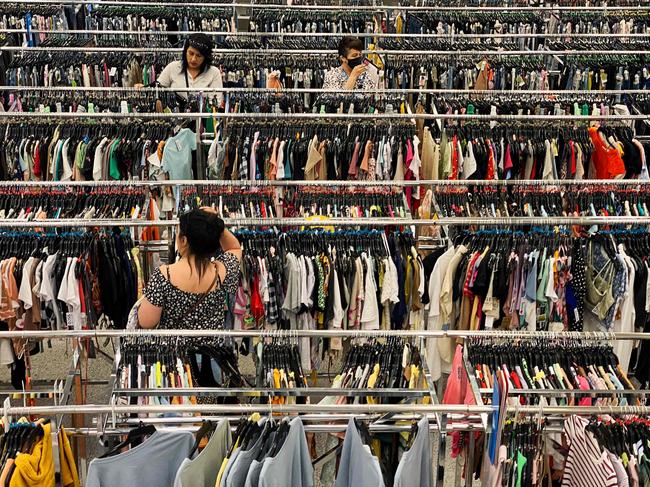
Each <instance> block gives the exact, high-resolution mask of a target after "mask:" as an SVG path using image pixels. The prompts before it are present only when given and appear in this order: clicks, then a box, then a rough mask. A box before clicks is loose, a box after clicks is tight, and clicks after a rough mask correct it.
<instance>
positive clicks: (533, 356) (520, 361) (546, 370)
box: [466, 339, 644, 406]
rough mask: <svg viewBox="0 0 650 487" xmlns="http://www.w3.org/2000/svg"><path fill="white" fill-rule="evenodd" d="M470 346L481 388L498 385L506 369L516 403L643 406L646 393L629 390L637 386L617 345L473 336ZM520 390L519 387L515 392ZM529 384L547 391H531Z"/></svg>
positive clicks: (509, 386)
mask: <svg viewBox="0 0 650 487" xmlns="http://www.w3.org/2000/svg"><path fill="white" fill-rule="evenodd" d="M466 348H467V358H468V361H469V365H470V367H471V369H472V372H473V374H474V377H475V378H476V381H477V384H478V386H479V388H481V389H488V390H489V389H492V388H493V387H494V384H495V382H496V380H495V377H496V376H495V374H497V371H500V372H501V373H502V378H503V380H505V381H506V382H507V383H508V390H509V391H510V392H509V394H510V396H509V399H508V403H509V404H511V405H515V404H517V403H519V404H522V405H524V404H543V405H580V406H592V405H595V406H603V405H621V406H626V405H634V406H638V405H642V402H644V398H643V397H642V396H639V395H633V394H632V395H626V394H625V392H626V391H627V392H629V391H634V390H635V387H634V384H633V383H632V382H631V380H630V378H629V377H628V375H627V372H626V371H627V367H626V366H625V365H622V364H621V363H620V362H619V360H618V357H617V356H616V353H615V352H614V349H613V347H612V346H611V345H607V344H603V343H590V342H578V341H577V340H568V341H566V340H565V341H562V340H555V341H553V340H548V339H544V340H516V341H514V342H513V341H512V340H509V341H507V342H506V341H502V340H492V339H470V340H468V341H467V343H466ZM514 390H517V391H518V392H517V393H516V394H513V393H512V391H514ZM526 390H531V391H538V392H539V391H545V392H544V393H543V394H544V395H539V394H533V393H531V394H527V393H526ZM585 391H600V392H599V393H592V394H589V393H585ZM604 391H612V392H611V393H607V392H604ZM485 400H486V401H489V399H488V398H486V399H485Z"/></svg>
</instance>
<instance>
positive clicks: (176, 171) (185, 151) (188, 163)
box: [161, 129, 196, 180]
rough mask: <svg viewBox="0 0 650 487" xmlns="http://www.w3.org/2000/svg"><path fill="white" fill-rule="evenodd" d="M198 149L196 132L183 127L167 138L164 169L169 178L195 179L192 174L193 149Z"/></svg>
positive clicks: (163, 159) (163, 160)
mask: <svg viewBox="0 0 650 487" xmlns="http://www.w3.org/2000/svg"><path fill="white" fill-rule="evenodd" d="M195 150H196V134H195V133H194V132H192V131H191V130H190V129H182V130H181V131H180V132H178V134H176V135H175V136H173V137H171V138H170V139H168V140H167V143H166V144H165V149H164V150H163V157H162V165H161V167H162V170H163V171H165V172H166V173H169V179H171V180H178V179H194V177H193V175H192V151H195Z"/></svg>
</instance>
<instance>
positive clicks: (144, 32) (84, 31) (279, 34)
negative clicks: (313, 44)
mask: <svg viewBox="0 0 650 487" xmlns="http://www.w3.org/2000/svg"><path fill="white" fill-rule="evenodd" d="M0 33H5V34H50V35H75V34H91V35H95V36H108V35H126V36H152V37H153V36H161V37H163V36H169V35H181V36H182V35H185V36H187V35H190V34H196V33H202V34H206V35H209V36H222V37H246V38H257V37H283V38H284V37H287V38H294V37H297V38H301V37H307V38H313V37H319V38H330V37H331V38H335V39H338V38H341V37H344V35H345V34H341V33H336V32H321V33H312V32H260V31H250V32H248V31H243V32H242V31H236V32H229V31H210V30H206V31H202V30H155V31H154V30H152V31H150V30H98V29H76V30H75V29H69V30H51V29H47V30H43V29H11V28H6V29H0ZM354 35H355V37H359V38H378V39H453V40H454V41H458V40H463V39H513V38H525V39H529V38H530V39H585V38H587V39H594V38H595V39H647V38H649V37H650V32H647V33H646V32H633V33H629V34H621V33H607V34H605V33H588V32H580V33H575V32H572V33H570V34H560V33H553V34H543V33H509V34H508V33H506V34H472V33H467V32H464V33H453V34H451V33H449V34H417V33H416V34H396V33H385V32H377V33H372V32H359V33H355V34H354ZM491 45H494V46H495V47H498V46H499V44H491ZM371 52H372V51H371ZM497 52H498V51H497Z"/></svg>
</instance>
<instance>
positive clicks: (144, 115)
mask: <svg viewBox="0 0 650 487" xmlns="http://www.w3.org/2000/svg"><path fill="white" fill-rule="evenodd" d="M649 52H650V51H649ZM1 116H2V118H5V119H7V120H9V119H39V118H47V119H62V120H65V119H72V120H75V121H80V120H83V119H89V120H92V119H132V118H137V119H143V120H167V119H188V118H189V119H197V118H216V119H232V120H238V119H239V120H242V119H243V120H389V119H390V120H416V119H417V120H473V121H576V122H578V121H579V122H602V121H604V120H606V121H624V120H648V115H643V114H641V115H639V114H630V115H534V114H531V115H524V114H522V115H493V114H454V113H412V114H411V113H318V114H314V113H216V114H212V113H208V112H206V113H203V112H198V113H196V112H191V113H190V112H183V113H155V112H135V113H121V112H101V113H89V112H49V113H45V112H2V115H1Z"/></svg>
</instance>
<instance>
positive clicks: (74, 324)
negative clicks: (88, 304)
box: [65, 313, 81, 330]
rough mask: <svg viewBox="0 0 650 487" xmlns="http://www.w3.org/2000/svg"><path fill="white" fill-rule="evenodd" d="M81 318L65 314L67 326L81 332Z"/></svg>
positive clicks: (73, 314)
mask: <svg viewBox="0 0 650 487" xmlns="http://www.w3.org/2000/svg"><path fill="white" fill-rule="evenodd" d="M79 318H80V317H79V316H77V315H76V314H75V313H66V314H65V324H66V326H67V327H68V329H70V330H81V320H80V319H79Z"/></svg>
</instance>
